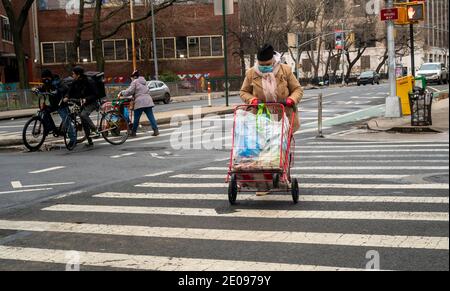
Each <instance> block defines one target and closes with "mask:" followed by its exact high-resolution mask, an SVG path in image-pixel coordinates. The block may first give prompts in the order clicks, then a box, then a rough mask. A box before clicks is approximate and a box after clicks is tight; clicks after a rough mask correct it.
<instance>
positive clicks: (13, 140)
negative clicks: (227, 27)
mask: <svg viewBox="0 0 450 291" xmlns="http://www.w3.org/2000/svg"><path fill="white" fill-rule="evenodd" d="M33 110H34V111H33V113H35V112H36V110H35V109H33ZM233 110H234V107H233V106H229V107H226V106H212V107H207V106H205V107H202V108H201V112H193V109H192V108H189V109H180V110H172V111H167V112H157V113H155V118H156V120H157V122H158V125H164V124H169V123H170V122H171V121H172V118H173V117H174V116H185V118H187V119H193V118H194V114H198V117H199V118H200V116H201V117H204V116H205V115H209V114H216V115H224V114H229V113H233ZM19 111H21V110H19ZM141 124H142V125H143V126H148V125H150V123H149V121H148V119H147V116H145V114H143V115H142V117H141ZM22 144H23V141H22V136H21V135H9V136H0V147H7V146H18V145H22Z"/></svg>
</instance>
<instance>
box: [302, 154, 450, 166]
mask: <svg viewBox="0 0 450 291" xmlns="http://www.w3.org/2000/svg"><path fill="white" fill-rule="evenodd" d="M322 157H324V156H322ZM299 159H300V160H303V158H302V157H300V158H299ZM334 162H336V163H337V164H357V163H362V164H370V163H375V164H376V163H384V164H392V163H414V164H420V163H431V164H439V163H441V164H448V161H447V160H334ZM300 163H305V164H315V163H317V164H319V163H320V164H323V161H301V162H300Z"/></svg>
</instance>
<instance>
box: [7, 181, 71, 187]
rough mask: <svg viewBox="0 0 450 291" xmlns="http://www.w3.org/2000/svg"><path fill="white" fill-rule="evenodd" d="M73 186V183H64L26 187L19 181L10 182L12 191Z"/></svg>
mask: <svg viewBox="0 0 450 291" xmlns="http://www.w3.org/2000/svg"><path fill="white" fill-rule="evenodd" d="M72 184H75V182H64V183H50V184H40V185H27V186H23V185H22V183H20V181H12V182H11V186H12V187H13V188H14V189H20V188H39V187H48V186H63V185H72Z"/></svg>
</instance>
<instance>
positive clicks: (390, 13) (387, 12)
mask: <svg viewBox="0 0 450 291" xmlns="http://www.w3.org/2000/svg"><path fill="white" fill-rule="evenodd" d="M380 14H381V20H382V21H387V20H397V19H398V9H397V8H388V9H381V13H380Z"/></svg>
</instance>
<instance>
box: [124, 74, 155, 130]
mask: <svg viewBox="0 0 450 291" xmlns="http://www.w3.org/2000/svg"><path fill="white" fill-rule="evenodd" d="M131 79H132V82H131V85H130V87H129V88H128V89H127V90H125V91H122V92H120V95H121V97H133V100H134V122H133V130H132V132H131V136H136V131H137V129H138V126H139V121H140V119H141V116H142V113H144V112H145V114H146V115H147V118H148V120H149V121H150V124H151V125H152V128H153V136H158V135H159V130H158V124H157V123H156V119H155V116H154V115H153V107H155V103H154V102H153V99H152V97H151V96H150V89H149V88H148V87H147V81H146V80H145V78H144V77H141V76H140V74H139V71H134V72H133V74H132V75H131Z"/></svg>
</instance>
